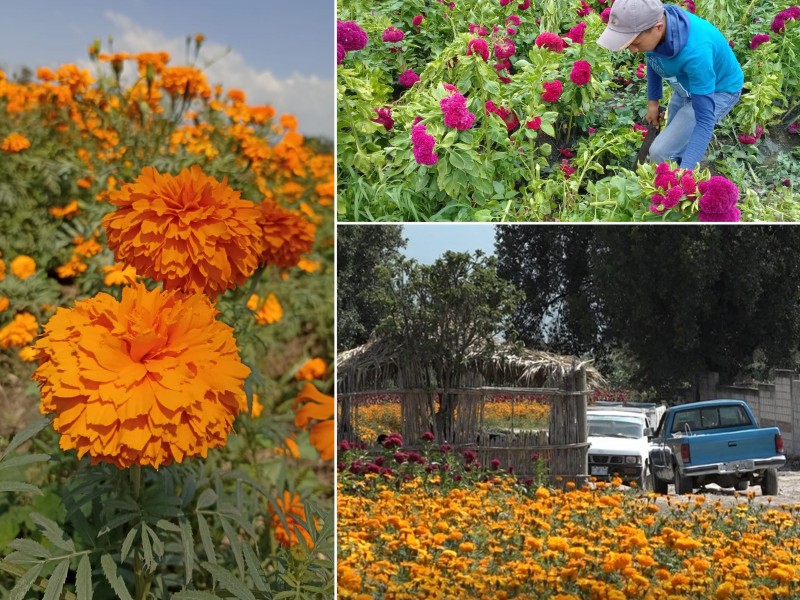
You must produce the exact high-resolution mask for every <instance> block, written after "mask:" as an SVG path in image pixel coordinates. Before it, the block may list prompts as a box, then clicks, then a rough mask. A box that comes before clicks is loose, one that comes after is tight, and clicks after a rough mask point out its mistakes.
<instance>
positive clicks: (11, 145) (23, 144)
mask: <svg viewBox="0 0 800 600" xmlns="http://www.w3.org/2000/svg"><path fill="white" fill-rule="evenodd" d="M30 147H31V143H30V141H29V140H28V138H26V137H25V136H24V135H22V134H21V133H9V134H8V135H7V136H6V137H5V139H3V143H2V144H0V150H2V151H3V152H10V153H16V152H22V151H23V150H27V149H28V148H30Z"/></svg>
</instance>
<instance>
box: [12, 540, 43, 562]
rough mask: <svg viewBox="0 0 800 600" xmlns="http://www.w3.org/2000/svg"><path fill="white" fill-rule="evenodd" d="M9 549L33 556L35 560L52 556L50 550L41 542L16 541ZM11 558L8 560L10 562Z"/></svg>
mask: <svg viewBox="0 0 800 600" xmlns="http://www.w3.org/2000/svg"><path fill="white" fill-rule="evenodd" d="M8 547H9V548H11V549H12V550H17V551H18V552H20V553H22V554H27V555H28V556H32V557H34V558H50V557H51V556H52V555H51V554H50V550H48V549H47V548H45V547H44V546H42V545H41V544H40V543H39V542H34V541H33V540H28V539H24V538H20V539H18V540H14V541H13V542H11V543H10V544H9V545H8ZM10 558H11V557H9V558H8V559H9V560H10Z"/></svg>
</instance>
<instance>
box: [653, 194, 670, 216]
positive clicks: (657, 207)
mask: <svg viewBox="0 0 800 600" xmlns="http://www.w3.org/2000/svg"><path fill="white" fill-rule="evenodd" d="M665 201H666V198H665V197H664V196H663V194H653V195H652V196H651V197H650V212H651V213H655V214H657V215H663V214H664V213H665V212H667V209H666V208H664V202H665Z"/></svg>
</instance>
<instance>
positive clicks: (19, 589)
mask: <svg viewBox="0 0 800 600" xmlns="http://www.w3.org/2000/svg"><path fill="white" fill-rule="evenodd" d="M42 567H44V564H43V563H40V564H38V565H34V566H33V567H31V568H30V569H28V570H27V571H26V572H25V574H24V575H23V576H22V577H20V578H19V580H18V581H17V585H15V586H14V589H12V590H11V593H10V594H9V596H8V600H22V599H23V598H24V597H25V596H26V595H27V594H28V590H30V589H31V586H32V585H33V582H34V581H36V578H37V577H38V576H39V573H40V572H41V570H42Z"/></svg>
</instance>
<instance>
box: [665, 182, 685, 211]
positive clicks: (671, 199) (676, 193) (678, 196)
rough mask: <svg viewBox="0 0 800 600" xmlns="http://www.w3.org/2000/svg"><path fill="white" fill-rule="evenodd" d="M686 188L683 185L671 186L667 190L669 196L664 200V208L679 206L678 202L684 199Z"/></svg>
mask: <svg viewBox="0 0 800 600" xmlns="http://www.w3.org/2000/svg"><path fill="white" fill-rule="evenodd" d="M683 196H684V190H683V188H682V187H681V186H679V185H676V186H675V187H673V188H670V189H669V190H668V191H667V197H666V198H665V200H664V208H667V209H669V208H672V207H674V206H677V205H678V203H679V202H680V201H681V200H682V199H683Z"/></svg>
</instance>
